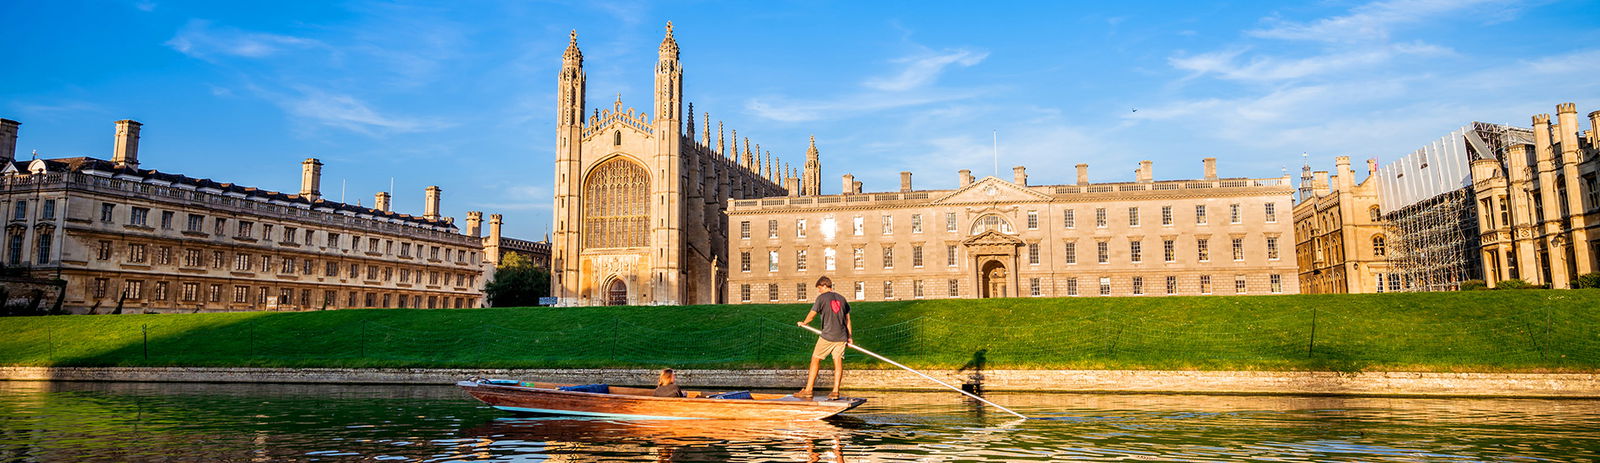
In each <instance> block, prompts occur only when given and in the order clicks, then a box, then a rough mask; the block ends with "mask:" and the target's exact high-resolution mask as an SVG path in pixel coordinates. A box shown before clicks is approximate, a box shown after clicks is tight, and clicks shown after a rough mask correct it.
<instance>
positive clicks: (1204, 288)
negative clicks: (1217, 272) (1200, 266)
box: [1200, 275, 1211, 294]
mask: <svg viewBox="0 0 1600 463" xmlns="http://www.w3.org/2000/svg"><path fill="white" fill-rule="evenodd" d="M1200 294H1211V275H1200Z"/></svg>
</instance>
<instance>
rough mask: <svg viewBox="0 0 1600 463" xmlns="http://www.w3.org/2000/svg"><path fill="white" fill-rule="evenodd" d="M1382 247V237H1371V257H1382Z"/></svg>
mask: <svg viewBox="0 0 1600 463" xmlns="http://www.w3.org/2000/svg"><path fill="white" fill-rule="evenodd" d="M1383 245H1384V243H1383V235H1373V237H1372V255H1373V256H1375V257H1383V255H1384V254H1383V253H1384V246H1383Z"/></svg>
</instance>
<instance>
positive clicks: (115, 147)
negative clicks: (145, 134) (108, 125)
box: [111, 119, 144, 169]
mask: <svg viewBox="0 0 1600 463" xmlns="http://www.w3.org/2000/svg"><path fill="white" fill-rule="evenodd" d="M142 125H144V124H140V123H139V121H135V120H133V119H123V120H120V121H117V140H116V142H115V143H114V144H112V145H111V162H112V163H114V164H116V165H117V167H127V168H130V169H137V168H139V127H140V126H142Z"/></svg>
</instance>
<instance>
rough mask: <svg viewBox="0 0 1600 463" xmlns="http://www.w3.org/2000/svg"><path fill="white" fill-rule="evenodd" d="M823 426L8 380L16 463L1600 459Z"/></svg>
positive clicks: (1068, 409) (311, 391)
mask: <svg viewBox="0 0 1600 463" xmlns="http://www.w3.org/2000/svg"><path fill="white" fill-rule="evenodd" d="M855 395H858V396H862V397H866V398H867V399H868V402H867V404H866V405H863V406H862V407H860V408H858V409H856V410H853V411H851V412H850V413H847V414H846V415H843V416H841V417H840V418H837V419H832V420H829V421H821V422H799V423H795V422H789V423H781V422H780V423H760V422H755V423H751V422H719V421H714V420H696V421H635V422H629V421H609V420H593V419H570V418H554V417H541V418H517V417H513V416H511V415H508V414H505V413H503V412H500V411H497V410H494V409H491V408H487V407H485V406H483V405H481V404H479V403H478V402H476V401H474V400H472V399H471V398H468V397H466V396H465V395H464V394H462V393H461V392H459V391H457V390H456V389H455V388H454V387H450V386H332V385H273V384H268V385H239V384H150V383H43V382H12V383H6V382H0V462H10V461H868V462H870V461H1062V460H1085V461H1113V460H1119V461H1120V460H1155V461H1171V460H1176V461H1241V460H1255V461H1518V462H1524V461H1600V401H1593V400H1537V399H1416V398H1349V397H1288V396H1201V395H1148V394H1116V395H1109V394H1020V393H1019V394H1010V393H991V394H989V396H988V397H989V398H990V399H991V400H994V401H995V402H998V403H1001V404H1004V405H1007V406H1010V407H1012V408H1014V409H1016V410H1017V411H1020V412H1022V413H1023V414H1026V415H1029V416H1037V417H1044V418H1048V419H1043V420H1027V421H1019V420H1016V419H1014V418H1013V417H1011V416H1010V415H1007V414H1004V413H1000V412H996V411H993V410H985V409H984V408H982V407H980V406H978V405H977V404H976V403H975V402H973V401H970V400H967V399H964V398H962V397H961V396H959V395H956V394H954V393H906V392H862V393H857V394H855Z"/></svg>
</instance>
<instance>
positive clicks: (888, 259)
mask: <svg viewBox="0 0 1600 463" xmlns="http://www.w3.org/2000/svg"><path fill="white" fill-rule="evenodd" d="M883 268H894V248H893V247H889V246H884V247H883Z"/></svg>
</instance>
